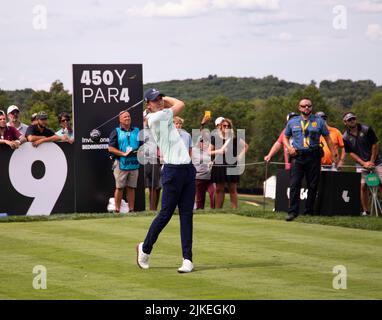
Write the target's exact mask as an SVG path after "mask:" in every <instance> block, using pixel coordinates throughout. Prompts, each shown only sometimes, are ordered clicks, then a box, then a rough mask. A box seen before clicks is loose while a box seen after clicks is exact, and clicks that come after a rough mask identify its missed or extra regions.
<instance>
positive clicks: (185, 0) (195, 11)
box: [127, 0, 210, 18]
mask: <svg viewBox="0 0 382 320" xmlns="http://www.w3.org/2000/svg"><path fill="white" fill-rule="evenodd" d="M209 4H210V0H182V1H180V2H171V1H169V2H166V3H165V4H156V3H154V2H152V1H150V2H149V3H147V4H146V5H145V6H143V7H140V8H139V7H131V8H129V9H128V10H127V14H128V15H131V16H140V17H145V18H151V17H164V18H184V17H193V16H198V15H201V14H204V13H206V12H208V10H209Z"/></svg>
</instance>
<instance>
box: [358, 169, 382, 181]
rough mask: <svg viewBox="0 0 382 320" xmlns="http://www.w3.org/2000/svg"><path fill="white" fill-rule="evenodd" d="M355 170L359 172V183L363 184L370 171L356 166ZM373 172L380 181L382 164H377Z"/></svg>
mask: <svg viewBox="0 0 382 320" xmlns="http://www.w3.org/2000/svg"><path fill="white" fill-rule="evenodd" d="M357 172H358V173H361V184H365V178H366V176H367V175H368V174H369V173H370V172H369V171H368V170H365V169H364V168H357ZM374 172H375V174H376V175H377V176H378V177H379V180H380V181H381V183H382V164H379V165H377V166H376V167H375V169H374Z"/></svg>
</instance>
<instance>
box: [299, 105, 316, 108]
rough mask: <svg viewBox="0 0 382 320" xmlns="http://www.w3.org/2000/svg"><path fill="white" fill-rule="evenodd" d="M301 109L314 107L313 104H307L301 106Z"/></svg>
mask: <svg viewBox="0 0 382 320" xmlns="http://www.w3.org/2000/svg"><path fill="white" fill-rule="evenodd" d="M300 107H301V108H309V109H310V108H312V107H313V106H312V105H311V104H306V105H305V106H303V105H300Z"/></svg>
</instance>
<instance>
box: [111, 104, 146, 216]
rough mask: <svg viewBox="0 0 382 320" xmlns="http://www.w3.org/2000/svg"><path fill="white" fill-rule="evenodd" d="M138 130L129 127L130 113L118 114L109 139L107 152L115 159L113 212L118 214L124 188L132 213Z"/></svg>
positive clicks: (136, 177) (137, 171) (136, 170)
mask: <svg viewBox="0 0 382 320" xmlns="http://www.w3.org/2000/svg"><path fill="white" fill-rule="evenodd" d="M138 148H139V129H138V128H136V127H131V117H130V113H129V112H127V111H121V112H120V113H119V127H118V128H115V129H114V130H113V131H112V132H111V133H110V137H109V148H108V149H109V152H110V153H112V154H113V155H114V157H115V160H114V163H113V173H114V178H115V191H114V199H115V211H116V212H117V213H119V212H120V209H121V201H122V196H123V190H124V188H126V195H127V202H128V205H129V211H134V204H135V189H136V188H137V181H138V173H139V170H138V169H139V162H138V158H137V150H138Z"/></svg>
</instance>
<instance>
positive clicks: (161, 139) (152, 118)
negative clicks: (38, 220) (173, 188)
mask: <svg viewBox="0 0 382 320" xmlns="http://www.w3.org/2000/svg"><path fill="white" fill-rule="evenodd" d="M148 125H149V128H150V130H151V132H152V134H153V136H154V139H155V141H156V143H157V144H158V146H159V149H160V151H161V153H162V155H163V160H164V163H165V164H166V163H168V164H189V163H190V162H191V158H190V156H189V154H188V150H187V148H186V146H185V145H184V143H183V140H182V139H181V137H180V135H179V133H178V130H177V129H176V128H175V126H174V124H173V112H172V110H171V109H163V110H161V111H157V112H154V113H150V114H149V115H148Z"/></svg>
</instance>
